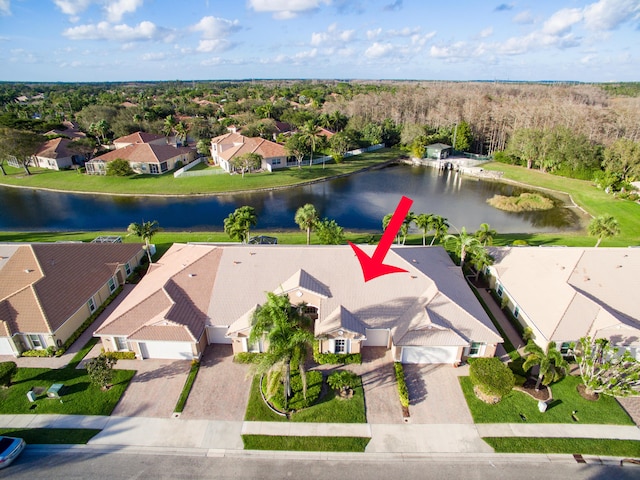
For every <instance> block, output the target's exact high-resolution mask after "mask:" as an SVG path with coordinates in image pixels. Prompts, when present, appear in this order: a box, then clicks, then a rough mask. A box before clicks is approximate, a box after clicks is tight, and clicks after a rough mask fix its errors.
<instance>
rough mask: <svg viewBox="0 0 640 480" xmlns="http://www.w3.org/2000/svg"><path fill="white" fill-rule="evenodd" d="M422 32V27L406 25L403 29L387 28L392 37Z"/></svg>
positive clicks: (408, 35)
mask: <svg viewBox="0 0 640 480" xmlns="http://www.w3.org/2000/svg"><path fill="white" fill-rule="evenodd" d="M419 32H420V27H413V28H409V27H404V28H403V29H402V30H387V35H389V36H390V37H410V36H412V35H415V34H417V33H419Z"/></svg>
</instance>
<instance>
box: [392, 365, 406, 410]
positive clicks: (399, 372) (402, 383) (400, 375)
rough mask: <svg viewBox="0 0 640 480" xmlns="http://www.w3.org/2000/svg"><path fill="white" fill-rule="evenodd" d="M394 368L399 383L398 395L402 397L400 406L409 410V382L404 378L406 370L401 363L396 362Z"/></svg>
mask: <svg viewBox="0 0 640 480" xmlns="http://www.w3.org/2000/svg"><path fill="white" fill-rule="evenodd" d="M393 368H394V370H395V372H396V381H397V382H398V395H399V396H400V404H401V405H402V406H403V407H405V408H408V407H409V389H408V388H407V381H406V380H405V378H404V368H403V366H402V364H401V363H400V362H395V363H394V364H393Z"/></svg>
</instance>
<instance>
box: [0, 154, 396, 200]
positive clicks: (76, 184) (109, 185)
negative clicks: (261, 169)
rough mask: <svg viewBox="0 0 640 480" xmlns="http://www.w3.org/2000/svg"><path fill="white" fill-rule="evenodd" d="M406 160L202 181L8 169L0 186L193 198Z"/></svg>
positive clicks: (367, 157)
mask: <svg viewBox="0 0 640 480" xmlns="http://www.w3.org/2000/svg"><path fill="white" fill-rule="evenodd" d="M401 156H402V153H401V152H400V151H399V150H397V149H390V148H385V149H381V150H377V151H375V152H369V153H366V154H362V155H358V156H355V157H350V158H349V159H347V160H345V161H344V162H342V163H340V164H339V165H336V164H334V163H329V162H327V164H326V166H325V168H322V165H313V166H311V167H302V168H298V167H293V168H284V169H282V170H276V171H275V172H273V173H269V172H265V173H252V174H247V175H245V176H244V178H242V176H241V175H228V174H225V175H210V176H202V177H181V178H174V177H173V172H168V173H166V174H164V175H134V176H132V177H107V176H102V175H84V174H79V173H77V172H76V171H60V172H57V171H54V170H47V169H41V168H32V169H31V172H32V173H33V175H26V174H25V173H24V170H23V169H18V168H13V167H5V170H6V171H7V175H6V176H1V177H0V184H4V185H18V186H24V187H35V188H51V189H56V190H64V191H71V192H95V193H116V194H138V195H143V194H152V195H153V194H155V195H162V194H166V195H192V194H199V193H223V192H238V191H243V190H255V189H265V188H277V187H285V186H291V185H296V184H302V183H307V182H312V181H316V180H320V179H323V178H328V177H333V176H338V175H346V174H350V173H354V172H356V171H358V170H362V169H364V168H369V167H372V166H375V165H378V164H380V163H383V162H386V161H389V160H394V159H396V158H399V157H401Z"/></svg>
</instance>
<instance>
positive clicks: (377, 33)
mask: <svg viewBox="0 0 640 480" xmlns="http://www.w3.org/2000/svg"><path fill="white" fill-rule="evenodd" d="M381 33H382V29H381V28H376V29H375V30H367V39H369V40H373V39H374V38H377V37H379V36H380V34H381Z"/></svg>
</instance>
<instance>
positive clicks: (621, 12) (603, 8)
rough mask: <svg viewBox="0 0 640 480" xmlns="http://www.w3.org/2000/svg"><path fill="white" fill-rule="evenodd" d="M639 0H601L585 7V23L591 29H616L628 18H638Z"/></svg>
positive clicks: (639, 10) (639, 14)
mask: <svg viewBox="0 0 640 480" xmlns="http://www.w3.org/2000/svg"><path fill="white" fill-rule="evenodd" d="M639 17H640V2H638V1H637V0H600V1H599V2H596V3H592V4H591V5H587V6H586V7H585V8H584V23H585V26H586V27H587V28H588V29H590V30H596V31H600V30H615V29H616V28H618V27H619V26H620V25H621V24H622V23H624V22H625V21H627V20H636V21H637V20H638V19H639Z"/></svg>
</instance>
